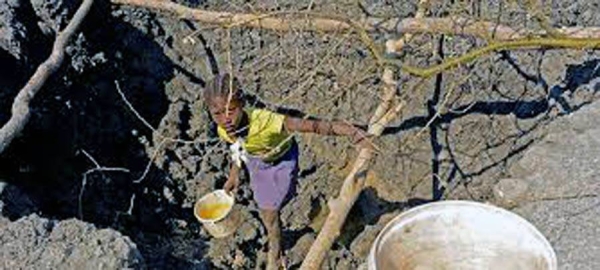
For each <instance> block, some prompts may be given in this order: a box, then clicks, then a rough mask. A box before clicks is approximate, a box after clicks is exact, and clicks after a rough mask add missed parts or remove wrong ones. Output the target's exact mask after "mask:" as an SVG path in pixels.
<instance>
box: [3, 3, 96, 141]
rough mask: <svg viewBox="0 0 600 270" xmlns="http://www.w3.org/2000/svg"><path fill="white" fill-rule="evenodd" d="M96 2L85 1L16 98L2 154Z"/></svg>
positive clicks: (24, 122) (5, 127)
mask: <svg viewBox="0 0 600 270" xmlns="http://www.w3.org/2000/svg"><path fill="white" fill-rule="evenodd" d="M93 2H94V0H84V1H83V3H81V5H80V6H79V8H78V9H77V12H76V13H75V15H74V16H73V19H72V20H71V21H70V22H69V24H68V25H67V27H66V28H65V29H64V30H63V31H62V32H61V33H60V34H58V37H57V38H56V40H55V41H54V45H53V47H52V53H51V54H50V57H48V59H46V61H44V62H43V63H42V64H41V65H40V66H39V67H38V68H37V70H36V71H35V73H34V74H33V76H32V77H31V78H30V79H29V81H28V82H27V84H26V85H25V87H23V89H21V91H20V92H19V93H18V94H17V96H16V97H15V100H14V102H13V105H12V110H11V113H12V115H11V117H10V119H9V120H8V122H7V123H6V124H5V125H4V126H3V127H2V128H1V129H0V153H2V152H4V150H5V149H6V147H7V146H8V145H9V144H10V143H11V142H12V140H13V139H14V138H15V137H17V136H18V135H19V134H20V133H21V131H22V130H23V128H24V127H25V125H26V124H27V122H28V121H29V117H30V116H31V108H30V107H29V103H30V102H31V100H32V99H33V98H34V97H35V95H36V94H37V92H39V91H40V89H41V88H42V86H43V85H44V83H45V82H46V80H47V79H48V78H49V77H50V76H51V75H52V74H53V73H54V72H56V71H57V70H58V68H59V67H60V65H61V64H62V62H63V60H64V58H65V47H66V46H67V43H69V40H71V38H72V37H73V35H74V34H75V31H77V28H79V25H80V24H81V22H82V21H83V19H84V18H85V16H86V15H87V14H88V12H89V10H90V8H91V6H92V3H93Z"/></svg>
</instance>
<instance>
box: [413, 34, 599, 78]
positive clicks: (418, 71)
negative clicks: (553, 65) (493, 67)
mask: <svg viewBox="0 0 600 270" xmlns="http://www.w3.org/2000/svg"><path fill="white" fill-rule="evenodd" d="M540 47H547V48H563V49H597V48H600V38H585V39H580V38H532V39H529V38H524V39H517V40H509V41H501V42H496V43H491V44H490V45H487V46H484V47H481V48H478V49H475V50H473V51H470V52H468V53H466V54H463V55H461V56H457V57H454V58H449V59H447V60H445V61H444V62H442V63H441V64H439V65H435V66H432V67H428V68H417V67H412V66H407V65H401V68H402V70H404V71H406V72H407V73H410V74H412V75H414V76H417V77H422V78H429V77H431V76H434V75H436V74H438V73H441V72H443V71H445V70H448V69H451V68H454V67H456V66H458V65H461V64H465V63H468V62H470V61H473V60H475V59H478V58H480V57H481V56H483V55H486V54H489V53H491V52H494V51H498V50H511V49H530V48H540Z"/></svg>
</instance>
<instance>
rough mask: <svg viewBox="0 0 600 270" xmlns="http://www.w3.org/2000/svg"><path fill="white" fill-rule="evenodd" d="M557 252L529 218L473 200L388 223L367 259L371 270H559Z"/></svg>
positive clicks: (433, 206) (427, 208)
mask: <svg viewBox="0 0 600 270" xmlns="http://www.w3.org/2000/svg"><path fill="white" fill-rule="evenodd" d="M556 264H557V263H556V255H555V253H554V250H553V249H552V247H551V246H550V244H549V243H548V241H547V240H546V238H545V237H544V236H543V235H542V234H541V233H540V232H539V231H538V230H537V229H536V228H535V227H534V226H533V225H531V224H530V223H529V222H527V221H526V220H525V219H523V218H521V217H520V216H518V215H516V214H514V213H512V212H509V211H507V210H504V209H501V208H498V207H495V206H491V205H487V204H482V203H477V202H470V201H442V202H435V203H429V204H426V205H422V206H419V207H415V208H413V209H411V210H409V211H407V212H404V213H402V214H400V215H398V216H397V217H396V218H394V219H393V220H392V221H391V222H389V223H388V224H387V225H386V226H385V228H384V229H383V230H382V231H381V232H380V233H379V235H378V236H377V238H376V239H375V242H374V243H373V246H372V247H371V252H370V254H369V257H368V261H367V265H368V269H369V270H389V269H403V270H413V269H414V270H425V269H445V270H450V269H461V270H470V269H493V270H500V269H501V270H510V269H521V270H533V269H535V270H556V268H557V266H556Z"/></svg>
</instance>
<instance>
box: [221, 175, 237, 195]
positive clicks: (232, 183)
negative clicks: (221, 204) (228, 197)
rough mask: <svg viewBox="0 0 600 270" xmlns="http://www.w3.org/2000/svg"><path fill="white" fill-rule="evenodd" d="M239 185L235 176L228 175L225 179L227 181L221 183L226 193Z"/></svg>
mask: <svg viewBox="0 0 600 270" xmlns="http://www.w3.org/2000/svg"><path fill="white" fill-rule="evenodd" d="M239 185H240V180H239V178H237V177H231V176H230V177H229V179H227V181H226V182H225V184H224V185H223V189H224V190H225V192H227V193H228V194H231V192H232V191H233V192H235V191H237V189H238V187H239Z"/></svg>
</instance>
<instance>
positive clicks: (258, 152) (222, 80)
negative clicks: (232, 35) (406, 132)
mask: <svg viewBox="0 0 600 270" xmlns="http://www.w3.org/2000/svg"><path fill="white" fill-rule="evenodd" d="M204 99H205V101H206V103H207V105H208V109H209V111H210V114H211V116H212V119H213V120H214V121H215V122H216V123H217V125H218V126H217V133H218V135H219V137H220V138H221V139H222V140H224V141H226V142H227V143H229V144H231V145H232V146H233V147H237V150H236V151H235V152H236V153H237V154H235V155H234V156H237V158H236V159H237V160H238V162H237V163H236V162H232V166H231V169H230V171H229V178H228V180H227V182H226V183H225V185H224V189H225V190H226V191H228V192H229V191H231V190H236V189H237V187H238V185H239V177H238V176H239V171H240V166H239V165H240V163H239V160H243V163H244V164H245V166H246V169H247V170H248V173H249V176H250V186H251V188H252V192H253V194H254V200H255V201H256V203H257V204H258V207H259V208H260V216H261V219H262V222H263V224H264V225H265V227H266V229H267V235H268V239H269V253H268V261H267V269H277V268H278V266H279V265H281V261H280V253H281V244H280V239H281V230H280V225H279V224H280V221H279V209H281V207H282V206H283V204H284V203H285V202H286V201H287V200H288V199H289V197H290V196H293V194H294V192H295V188H296V179H297V173H298V154H299V152H298V146H297V144H296V142H295V140H294V137H293V136H292V134H293V133H294V132H310V133H317V134H322V135H342V136H351V137H352V138H353V140H354V142H355V143H359V142H361V141H363V139H364V138H365V136H366V133H365V132H364V131H363V130H361V129H359V128H357V127H354V126H352V125H350V124H346V123H343V122H337V121H322V120H306V119H301V118H296V117H291V116H287V115H283V114H279V113H275V112H272V111H269V110H264V109H257V108H245V107H244V105H245V102H244V98H243V97H242V91H241V89H240V86H239V82H238V81H237V80H236V79H235V78H231V77H230V75H229V74H224V75H218V76H216V77H215V78H214V79H213V80H212V81H211V82H210V83H209V84H208V85H207V88H206V89H205V92H204ZM236 164H237V165H236Z"/></svg>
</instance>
